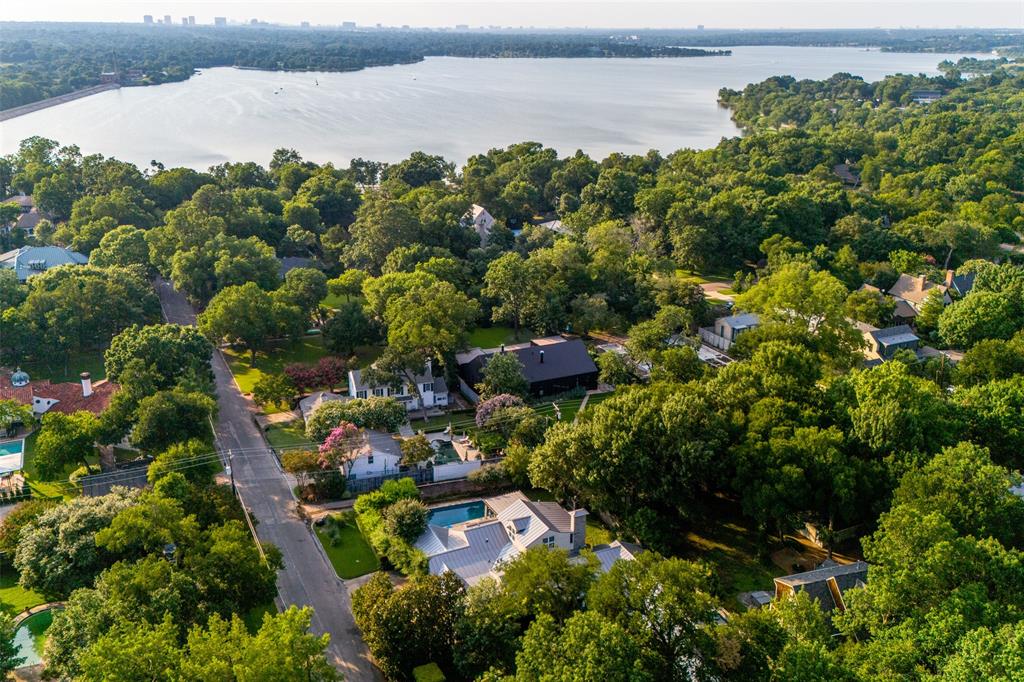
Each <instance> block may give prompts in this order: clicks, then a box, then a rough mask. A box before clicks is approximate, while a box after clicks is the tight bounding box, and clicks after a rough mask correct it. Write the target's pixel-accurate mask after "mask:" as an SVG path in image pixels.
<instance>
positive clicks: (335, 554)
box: [316, 511, 380, 580]
mask: <svg viewBox="0 0 1024 682" xmlns="http://www.w3.org/2000/svg"><path fill="white" fill-rule="evenodd" d="M331 518H333V519H334V521H331V520H328V522H327V523H325V524H324V525H323V526H316V535H317V537H318V538H320V544H321V545H323V548H324V551H325V552H327V558H328V559H330V560H331V565H332V566H334V571H335V572H336V573H337V574H338V577H339V578H341V579H342V580H350V579H352V578H358V577H359V576H361V575H366V574H367V573H372V572H373V571H376V570H378V569H379V568H380V561H378V560H377V555H376V554H375V553H374V551H373V549H372V548H371V547H370V544H369V543H368V542H367V541H366V538H365V537H363V533H362V531H360V530H359V526H358V525H357V524H356V515H355V513H354V512H351V511H348V512H342V513H341V514H335V515H334V516H333V517H331Z"/></svg>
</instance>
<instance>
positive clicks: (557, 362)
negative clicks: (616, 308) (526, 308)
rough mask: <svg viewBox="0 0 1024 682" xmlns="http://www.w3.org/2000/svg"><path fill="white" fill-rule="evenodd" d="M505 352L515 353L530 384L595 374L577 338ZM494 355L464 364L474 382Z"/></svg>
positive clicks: (591, 360) (584, 349) (479, 378)
mask: <svg viewBox="0 0 1024 682" xmlns="http://www.w3.org/2000/svg"><path fill="white" fill-rule="evenodd" d="M542 351H543V353H544V355H543V358H544V361H543V362H541V357H542V356H541V352H542ZM498 352H500V351H498ZM505 352H506V353H514V354H515V356H516V357H517V358H519V362H520V364H522V366H523V376H524V377H526V380H527V381H528V382H530V383H531V384H532V383H537V382H541V381H548V380H551V379H561V378H564V377H573V376H578V375H581V374H588V373H591V372H597V365H595V364H594V361H593V359H591V357H590V354H589V353H588V352H587V346H586V344H584V343H583V341H581V340H579V339H569V340H566V341H562V342H560V343H546V344H542V345H534V344H531V345H529V346H527V347H525V348H510V349H508V350H506V351H505ZM496 354H497V353H489V354H486V355H478V356H477V357H475V358H473V359H472V360H470V361H469V362H468V363H466V364H467V365H468V368H469V370H470V374H472V375H474V380H475V381H480V380H481V378H482V376H483V373H482V370H483V368H484V367H485V366H486V365H487V362H488V361H489V360H490V359H491V358H492V357H493V356H494V355H496Z"/></svg>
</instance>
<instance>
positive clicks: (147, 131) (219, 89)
mask: <svg viewBox="0 0 1024 682" xmlns="http://www.w3.org/2000/svg"><path fill="white" fill-rule="evenodd" d="M960 56H963V55H946V54H899V53H887V52H879V51H877V50H872V51H865V50H862V49H856V48H813V47H736V48H733V55H732V56H731V57H698V58H691V59H460V58H450V57H432V58H429V59H427V60H426V61H424V62H420V63H418V64H410V65H403V66H388V67H378V68H371V69H364V70H362V71H354V72H350V73H286V72H267V71H248V70H240V69H233V68H218V69H209V70H207V71H204V72H203V73H202V74H200V75H198V76H195V77H193V78H192V79H190V80H188V81H185V82H182V83H171V84H167V85H160V86H155V87H142V88H121V89H120V90H114V91H109V92H104V93H101V94H98V95H93V96H91V97H86V98H83V99H80V100H76V101H73V102H69V103H67V104H62V105H59V106H56V107H51V108H49V109H44V110H42V111H37V112H35V113H32V114H28V115H25V116H21V117H18V118H15V119H12V120H10V121H7V122H4V123H2V124H0V150H2V152H3V153H9V152H11V151H14V150H15V149H16V148H17V145H18V142H19V141H20V140H22V139H23V138H26V137H29V136H31V135H43V136H46V137H50V138H53V139H56V140H59V141H60V142H62V143H64V144H71V143H73V144H77V145H79V146H80V147H81V148H82V151H83V152H84V153H87V154H88V153H95V152H99V153H102V154H105V155H107V156H115V157H117V158H119V159H122V160H125V161H132V162H134V163H136V164H138V165H140V166H148V165H149V162H150V160H151V159H156V160H158V161H161V162H163V163H164V164H166V165H167V166H168V167H171V166H191V167H194V168H199V169H202V168H206V167H208V166H210V165H213V164H217V163H221V162H223V161H229V160H230V161H244V160H254V161H259V162H261V163H264V164H266V163H267V162H268V161H269V160H270V155H271V153H272V152H273V150H274V149H276V148H278V147H292V148H294V149H297V150H299V152H301V153H302V155H303V156H304V157H306V158H308V159H311V160H313V161H317V162H325V161H333V162H335V163H336V164H341V165H347V163H348V161H349V159H351V158H353V157H363V158H366V159H373V160H377V161H398V160H400V159H402V158H404V157H406V156H408V154H409V153H410V152H412V151H414V150H417V149H420V150H423V151H426V152H430V153H434V154H443V155H444V156H445V157H446V158H447V159H449V160H451V161H456V162H459V163H462V162H463V161H465V160H466V158H468V157H469V156H470V155H472V154H476V153H480V152H484V151H486V150H488V149H490V148H492V147H500V146H505V145H508V144H511V143H514V142H521V141H523V140H537V141H540V142H543V143H544V144H546V145H549V146H552V147H554V148H556V149H557V150H558V151H559V152H560V153H561V154H563V155H565V154H571V153H573V152H574V151H575V150H576V149H583V150H584V151H585V152H587V153H588V154H590V155H591V156H593V157H595V158H603V157H604V156H606V155H608V154H609V153H611V152H613V151H619V152H626V153H644V152H646V151H647V150H648V149H651V148H655V149H659V150H661V151H662V152H665V153H667V152H671V151H674V150H676V149H679V148H681V147H695V148H707V147H712V146H714V145H715V144H717V143H718V141H719V140H720V139H721V138H722V137H731V136H733V135H736V134H737V133H738V131H737V129H736V126H735V125H733V123H732V121H731V120H730V119H729V112H728V111H726V110H725V109H723V108H721V107H719V106H718V104H717V102H716V98H717V93H718V89H719V88H721V87H724V86H727V87H732V88H741V87H743V86H744V85H746V84H747V83H751V82H757V81H761V80H764V79H765V78H767V77H769V76H775V75H785V74H788V75H793V76H796V77H798V78H825V77H828V76H831V75H832V74H834V73H837V72H849V73H853V74H855V75H858V76H862V77H864V78H865V79H867V80H868V81H873V80H878V79H880V78H882V77H883V76H885V75H887V74H892V73H928V74H935V73H937V70H936V65H937V64H938V63H939V62H940V61H942V60H943V59H947V58H949V59H953V60H956V59H957V58H959V57H960ZM317 82H319V85H317Z"/></svg>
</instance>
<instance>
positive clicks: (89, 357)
mask: <svg viewBox="0 0 1024 682" xmlns="http://www.w3.org/2000/svg"><path fill="white" fill-rule="evenodd" d="M22 369H23V370H25V371H26V372H28V375H29V376H30V377H32V380H33V381H44V380H49V381H51V382H53V383H55V384H57V383H61V382H64V381H79V380H80V379H79V375H80V374H81V373H82V372H88V373H89V374H90V375H91V376H92V380H93V381H99V380H100V379H105V378H106V376H107V370H106V368H105V367H104V366H103V351H92V352H89V353H74V354H72V355H71V356H70V357H69V358H68V360H67V363H66V364H65V362H64V359H63V358H53V359H52V360H49V361H44V362H32V363H29V364H26V365H23V366H22Z"/></svg>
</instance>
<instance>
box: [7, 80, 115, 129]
mask: <svg viewBox="0 0 1024 682" xmlns="http://www.w3.org/2000/svg"><path fill="white" fill-rule="evenodd" d="M120 87H121V84H120V83H101V84H100V85H93V86H91V87H88V88H82V89H81V90H74V91H72V92H66V93H64V94H63V95H57V96H56V97H47V98H46V99H41V100H39V101H38V102H32V103H30V104H23V105H21V106H20V107H13V108H11V109H4V110H3V111H0V122H3V121H9V120H11V119H12V118H17V117H19V116H24V115H25V114H31V113H33V112H36V111H40V110H42V109H49V108H50V107H55V106H58V105H60V104H67V103H68V102H74V101H75V100H76V99H82V98H83V97H88V96H89V95H96V94H99V93H101V92H107V91H108V90H117V89H118V88H120Z"/></svg>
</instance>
